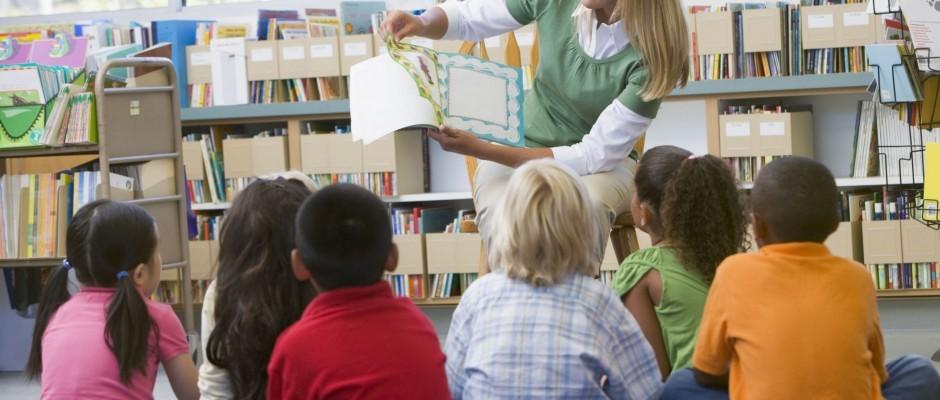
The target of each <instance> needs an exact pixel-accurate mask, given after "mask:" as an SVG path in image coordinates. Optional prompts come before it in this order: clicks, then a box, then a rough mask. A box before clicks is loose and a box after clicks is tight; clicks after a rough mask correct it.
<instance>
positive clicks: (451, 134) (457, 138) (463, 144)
mask: <svg viewBox="0 0 940 400" xmlns="http://www.w3.org/2000/svg"><path fill="white" fill-rule="evenodd" d="M428 136H431V139H434V140H436V141H437V142H438V143H440V144H441V147H442V148H443V149H444V150H446V151H449V152H452V153H458V154H463V155H465V156H474V157H479V156H480V153H481V150H482V148H483V147H484V146H486V142H485V141H483V140H482V139H480V138H478V137H477V136H476V135H474V134H472V133H470V132H467V131H465V130H462V129H456V128H449V127H446V126H441V127H439V128H438V130H436V131H435V130H430V131H429V133H428Z"/></svg>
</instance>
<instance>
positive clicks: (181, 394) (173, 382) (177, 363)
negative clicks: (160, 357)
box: [163, 353, 199, 400]
mask: <svg viewBox="0 0 940 400" xmlns="http://www.w3.org/2000/svg"><path fill="white" fill-rule="evenodd" d="M163 368H164V369H165V370H166V376H167V378H169V380H170V386H171V387H172V388H173V394H175V395H176V398H177V399H180V400H188V399H192V400H196V399H198V398H199V387H197V386H196V365H194V364H193V359H192V358H191V357H190V355H189V353H183V354H180V355H178V356H176V357H174V358H173V359H171V360H170V361H166V362H164V363H163Z"/></svg>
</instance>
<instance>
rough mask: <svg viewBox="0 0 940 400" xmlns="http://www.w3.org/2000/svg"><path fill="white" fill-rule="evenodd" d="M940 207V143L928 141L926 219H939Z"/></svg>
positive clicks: (925, 166) (925, 190) (925, 183)
mask: <svg viewBox="0 0 940 400" xmlns="http://www.w3.org/2000/svg"><path fill="white" fill-rule="evenodd" d="M938 208H940V143H927V150H926V151H925V152H924V216H923V218H924V221H938V220H940V218H938V215H937V214H938Z"/></svg>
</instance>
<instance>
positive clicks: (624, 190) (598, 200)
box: [473, 158, 636, 259]
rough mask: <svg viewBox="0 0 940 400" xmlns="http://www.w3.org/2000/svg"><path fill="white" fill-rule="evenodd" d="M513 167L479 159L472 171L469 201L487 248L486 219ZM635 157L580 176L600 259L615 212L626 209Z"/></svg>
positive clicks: (628, 203) (487, 227) (602, 256)
mask: <svg viewBox="0 0 940 400" xmlns="http://www.w3.org/2000/svg"><path fill="white" fill-rule="evenodd" d="M513 171H514V169H513V168H510V167H507V166H505V165H502V164H497V163H494V162H491V161H483V160H480V163H479V165H478V167H477V172H476V187H475V188H473V202H474V205H475V206H476V211H477V225H478V227H479V229H480V234H481V235H482V237H483V243H484V245H485V247H486V248H487V250H488V249H489V238H490V237H492V235H491V234H490V229H492V224H491V221H490V218H491V216H492V215H493V208H494V207H496V205H497V204H499V203H500V201H501V199H502V196H503V193H505V192H506V185H507V184H508V183H509V177H510V176H512V173H513ZM635 171H636V161H634V160H632V159H629V158H628V159H627V160H626V161H625V162H624V163H623V164H621V165H619V166H617V167H616V168H614V169H613V170H610V171H607V172H601V173H597V174H594V175H585V176H582V177H581V182H582V183H584V186H585V187H586V188H587V191H588V195H590V196H591V200H592V201H593V203H594V210H595V211H594V215H595V217H596V219H597V227H598V230H599V232H598V237H599V239H600V243H599V244H598V245H599V246H600V248H599V254H600V259H603V258H604V250H606V249H607V239H608V237H609V236H610V228H611V225H613V222H614V220H615V219H616V218H617V216H618V215H620V214H622V213H625V212H628V211H630V197H631V196H632V195H633V173H634V172H635Z"/></svg>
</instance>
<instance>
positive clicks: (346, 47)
mask: <svg viewBox="0 0 940 400" xmlns="http://www.w3.org/2000/svg"><path fill="white" fill-rule="evenodd" d="M366 53H367V52H366V44H365V42H358V43H344V44H343V54H344V55H345V56H346V57H358V56H364V55H366Z"/></svg>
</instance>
